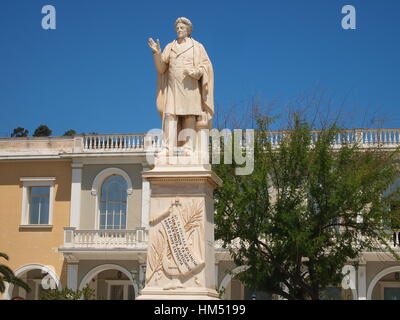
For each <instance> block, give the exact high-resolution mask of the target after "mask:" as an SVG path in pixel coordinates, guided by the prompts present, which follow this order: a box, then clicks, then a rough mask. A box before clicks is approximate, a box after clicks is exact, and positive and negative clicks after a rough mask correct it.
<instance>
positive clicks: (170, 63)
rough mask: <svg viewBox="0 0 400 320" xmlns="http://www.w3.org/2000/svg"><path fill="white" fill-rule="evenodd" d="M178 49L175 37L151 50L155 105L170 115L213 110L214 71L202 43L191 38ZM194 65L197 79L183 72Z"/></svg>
mask: <svg viewBox="0 0 400 320" xmlns="http://www.w3.org/2000/svg"><path fill="white" fill-rule="evenodd" d="M188 40H189V41H191V43H189V45H187V46H186V47H185V48H183V49H181V50H180V48H179V46H177V41H176V40H174V41H173V42H171V43H169V44H168V45H167V46H166V47H165V49H164V51H163V52H162V54H155V57H154V58H155V63H156V68H157V71H158V76H157V109H158V111H159V112H160V116H161V118H163V113H169V114H173V115H195V116H199V115H203V114H204V112H207V113H208V114H209V115H210V116H211V117H212V116H213V114H214V73H213V68H212V64H211V61H210V59H209V57H208V55H207V52H206V50H205V49H204V47H203V45H202V44H201V43H199V42H197V41H196V40H194V39H192V38H188ZM185 69H188V70H191V69H194V70H195V71H197V73H198V77H197V78H198V79H195V78H193V77H191V76H189V75H184V74H183V71H184V70H185ZM199 71H201V72H199Z"/></svg>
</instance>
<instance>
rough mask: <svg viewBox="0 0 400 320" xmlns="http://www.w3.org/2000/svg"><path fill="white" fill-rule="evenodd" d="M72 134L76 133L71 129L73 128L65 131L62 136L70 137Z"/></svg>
mask: <svg viewBox="0 0 400 320" xmlns="http://www.w3.org/2000/svg"><path fill="white" fill-rule="evenodd" d="M74 135H76V131H75V130H73V129H71V130H68V131H65V132H64V134H63V136H64V137H72V136H74Z"/></svg>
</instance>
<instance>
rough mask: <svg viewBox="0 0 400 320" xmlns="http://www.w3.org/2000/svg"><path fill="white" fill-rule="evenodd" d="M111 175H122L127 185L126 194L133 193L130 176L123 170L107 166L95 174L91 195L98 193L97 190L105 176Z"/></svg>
mask: <svg viewBox="0 0 400 320" xmlns="http://www.w3.org/2000/svg"><path fill="white" fill-rule="evenodd" d="M112 175H120V176H122V177H123V178H124V179H125V181H126V184H127V186H128V189H127V193H128V195H131V194H132V193H133V188H132V181H131V178H130V177H129V175H128V174H127V173H126V172H125V171H124V170H122V169H120V168H107V169H104V170H102V171H101V172H99V173H98V174H97V176H96V177H95V178H94V180H93V184H92V191H91V194H92V195H93V196H96V195H97V194H98V190H99V189H100V188H101V185H102V184H103V182H104V180H105V179H106V178H107V177H109V176H112Z"/></svg>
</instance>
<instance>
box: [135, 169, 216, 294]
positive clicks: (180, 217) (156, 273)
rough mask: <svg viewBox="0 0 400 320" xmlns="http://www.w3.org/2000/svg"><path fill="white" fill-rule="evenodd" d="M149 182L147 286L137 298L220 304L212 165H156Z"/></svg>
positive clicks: (214, 183) (146, 175)
mask: <svg viewBox="0 0 400 320" xmlns="http://www.w3.org/2000/svg"><path fill="white" fill-rule="evenodd" d="M143 177H144V178H145V179H146V180H148V181H149V182H150V186H151V200H150V219H149V220H150V221H149V222H150V231H149V245H148V252H147V267H146V285H145V288H144V289H143V290H142V291H141V296H139V297H138V299H142V300H145V299H218V294H217V292H216V290H215V288H216V283H215V264H214V260H215V255H214V200H213V191H214V189H215V188H216V187H218V186H219V185H220V184H221V183H222V181H221V179H220V178H219V177H218V176H217V175H216V174H215V173H213V172H212V171H211V169H210V166H209V165H206V166H200V165H197V166H196V165H175V166H173V165H164V166H162V165H157V166H156V167H155V168H154V169H153V170H150V171H146V172H144V173H143Z"/></svg>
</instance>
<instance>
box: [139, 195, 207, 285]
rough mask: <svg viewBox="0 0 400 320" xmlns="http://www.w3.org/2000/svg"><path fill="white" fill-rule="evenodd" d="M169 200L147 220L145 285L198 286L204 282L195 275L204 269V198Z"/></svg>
mask: <svg viewBox="0 0 400 320" xmlns="http://www.w3.org/2000/svg"><path fill="white" fill-rule="evenodd" d="M170 201H171V200H170ZM171 202H172V203H171V204H170V206H169V207H168V208H167V209H166V210H165V212H163V213H162V214H160V215H158V216H157V217H155V218H153V219H151V220H150V225H151V227H152V235H151V237H150V241H151V243H150V247H149V251H148V258H147V272H146V285H147V286H162V287H163V288H164V289H176V288H182V287H200V286H202V285H203V284H202V283H200V281H199V278H198V277H197V275H198V274H199V273H200V272H201V271H202V270H203V269H204V239H203V238H204V225H203V214H204V200H203V199H190V200H184V199H179V198H176V199H175V200H172V201H171Z"/></svg>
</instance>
